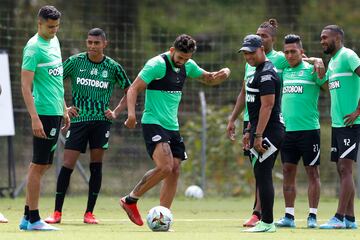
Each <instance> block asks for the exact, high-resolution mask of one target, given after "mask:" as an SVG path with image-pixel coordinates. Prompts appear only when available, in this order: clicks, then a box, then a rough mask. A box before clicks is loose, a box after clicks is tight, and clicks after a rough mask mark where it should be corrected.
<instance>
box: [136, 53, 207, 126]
mask: <svg viewBox="0 0 360 240" xmlns="http://www.w3.org/2000/svg"><path fill="white" fill-rule="evenodd" d="M203 72H204V70H203V69H202V68H200V67H199V66H198V65H197V64H196V63H195V61H193V60H192V59H189V60H188V61H187V62H186V63H185V64H184V65H183V66H182V67H181V68H176V67H175V66H174V64H173V62H172V60H171V58H170V53H169V52H166V53H164V54H161V55H158V56H156V57H154V58H152V59H150V60H149V61H148V62H147V63H146V64H145V66H144V68H143V69H142V70H141V71H140V73H139V77H140V78H141V79H142V80H143V81H144V82H145V83H146V84H148V86H147V89H146V92H145V109H144V113H143V116H142V119H141V123H144V124H157V125H160V126H162V127H163V128H165V129H167V130H173V131H178V130H179V122H178V117H177V115H178V108H179V104H180V100H181V96H182V86H183V84H184V82H185V78H186V77H189V78H198V77H200V76H201V75H202V74H203Z"/></svg>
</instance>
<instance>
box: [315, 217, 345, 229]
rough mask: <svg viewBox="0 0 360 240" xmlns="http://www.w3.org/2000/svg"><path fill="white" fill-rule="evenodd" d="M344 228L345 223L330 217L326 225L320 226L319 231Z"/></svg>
mask: <svg viewBox="0 0 360 240" xmlns="http://www.w3.org/2000/svg"><path fill="white" fill-rule="evenodd" d="M344 228H346V225H345V221H341V220H339V219H338V218H336V217H332V218H330V220H329V221H328V222H327V223H324V224H321V225H320V229H344Z"/></svg>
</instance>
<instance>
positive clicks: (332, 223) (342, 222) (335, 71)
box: [320, 25, 360, 229]
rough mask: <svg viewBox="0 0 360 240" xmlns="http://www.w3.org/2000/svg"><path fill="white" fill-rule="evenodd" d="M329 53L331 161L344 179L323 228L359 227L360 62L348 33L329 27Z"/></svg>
mask: <svg viewBox="0 0 360 240" xmlns="http://www.w3.org/2000/svg"><path fill="white" fill-rule="evenodd" d="M320 38H321V40H320V43H321V46H322V48H323V50H324V53H325V54H329V55H330V56H331V60H330V62H329V65H328V69H327V72H326V79H327V80H328V81H329V83H328V84H329V90H330V97H331V122H332V124H331V125H332V134H331V161H334V162H336V166H337V171H338V174H339V177H340V191H339V203H338V208H337V210H336V214H335V216H334V217H332V218H331V219H330V220H329V221H328V222H327V223H325V224H322V225H320V228H324V229H329V228H330V229H334V228H350V229H354V228H357V224H356V221H355V213H354V197H355V186H354V180H353V176H352V169H353V164H354V162H356V159H357V152H358V148H359V147H358V146H359V140H360V118H359V115H360V59H359V56H358V55H357V54H356V53H355V52H354V51H353V50H351V49H349V48H346V47H344V31H343V30H342V29H341V28H340V27H339V26H337V25H329V26H326V27H325V28H324V29H323V30H322V32H321V36H320Z"/></svg>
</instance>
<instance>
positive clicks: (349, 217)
mask: <svg viewBox="0 0 360 240" xmlns="http://www.w3.org/2000/svg"><path fill="white" fill-rule="evenodd" d="M345 218H346V220H348V221H350V222H355V217H354V216H349V215H345Z"/></svg>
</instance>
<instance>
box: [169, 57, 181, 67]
mask: <svg viewBox="0 0 360 240" xmlns="http://www.w3.org/2000/svg"><path fill="white" fill-rule="evenodd" d="M170 59H171V61H172V62H173V64H174V67H176V68H181V66H182V65H180V64H178V63H176V62H175V59H174V55H172V56H170Z"/></svg>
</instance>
